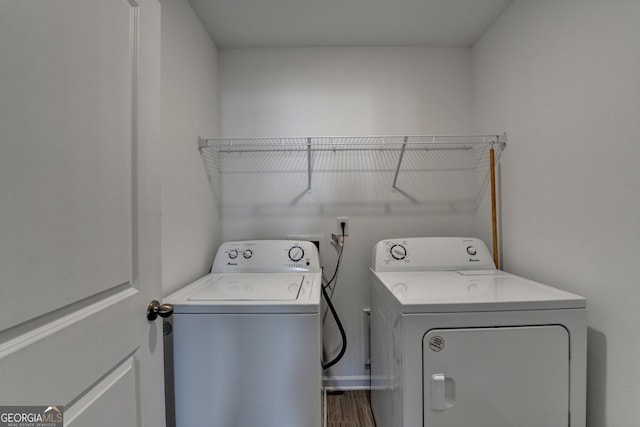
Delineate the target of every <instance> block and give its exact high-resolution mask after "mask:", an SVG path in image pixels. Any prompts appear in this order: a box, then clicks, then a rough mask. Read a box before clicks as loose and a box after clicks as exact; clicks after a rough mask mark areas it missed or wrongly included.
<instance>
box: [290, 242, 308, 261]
mask: <svg viewBox="0 0 640 427" xmlns="http://www.w3.org/2000/svg"><path fill="white" fill-rule="evenodd" d="M302 258H304V249H302V248H301V247H300V246H298V245H296V246H293V247H291V249H289V259H290V260H291V261H293V262H298V261H300V260H301V259H302Z"/></svg>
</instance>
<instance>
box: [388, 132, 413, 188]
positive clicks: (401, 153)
mask: <svg viewBox="0 0 640 427" xmlns="http://www.w3.org/2000/svg"><path fill="white" fill-rule="evenodd" d="M408 141H409V137H408V136H405V137H404V141H403V143H402V149H401V150H400V157H398V166H396V174H395V175H394V177H393V184H391V188H393V189H394V190H400V189H399V188H398V187H397V186H396V183H397V182H398V174H399V173H400V165H401V164H402V158H403V157H404V152H405V150H406V149H407V142H408Z"/></svg>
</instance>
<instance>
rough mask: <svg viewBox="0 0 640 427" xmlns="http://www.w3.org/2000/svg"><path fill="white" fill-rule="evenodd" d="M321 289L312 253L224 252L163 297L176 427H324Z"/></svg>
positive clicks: (270, 244) (280, 245)
mask: <svg viewBox="0 0 640 427" xmlns="http://www.w3.org/2000/svg"><path fill="white" fill-rule="evenodd" d="M320 286H321V271H320V263H319V259H318V251H317V249H316V247H315V246H314V245H313V243H310V242H301V241H283V240H278V241H273V240H258V241H241V242H227V243H224V244H222V245H221V246H220V248H219V249H218V252H217V255H216V257H215V260H214V263H213V267H212V273H211V274H209V275H207V276H205V277H203V278H201V279H199V280H197V281H196V282H194V283H192V284H191V285H188V286H186V287H185V288H183V289H181V290H179V291H178V292H176V293H174V294H172V295H170V296H169V297H167V298H166V299H165V302H167V303H170V304H173V308H174V312H173V354H174V356H173V357H174V382H175V414H176V425H177V427H193V426H198V427H231V426H239V427H240V426H242V427H265V426H267V427H269V426H273V427H276V426H277V427H300V426H311V427H319V426H320V425H321V423H322V410H321V407H322V390H321V377H322V368H321V357H322V351H321V335H320V292H321V289H320Z"/></svg>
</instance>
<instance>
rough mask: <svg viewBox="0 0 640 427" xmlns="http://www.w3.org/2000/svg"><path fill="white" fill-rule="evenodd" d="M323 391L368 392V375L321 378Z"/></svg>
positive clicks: (369, 382) (369, 383) (369, 384)
mask: <svg viewBox="0 0 640 427" xmlns="http://www.w3.org/2000/svg"><path fill="white" fill-rule="evenodd" d="M322 385H323V387H324V388H325V390H328V391H331V390H369V388H370V386H371V381H370V379H369V375H353V376H335V377H322Z"/></svg>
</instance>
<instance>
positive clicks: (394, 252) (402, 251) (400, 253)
mask: <svg viewBox="0 0 640 427" xmlns="http://www.w3.org/2000/svg"><path fill="white" fill-rule="evenodd" d="M391 256H392V257H393V259H397V260H401V259H405V258H406V257H407V248H405V247H404V246H402V245H393V246H391Z"/></svg>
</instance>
